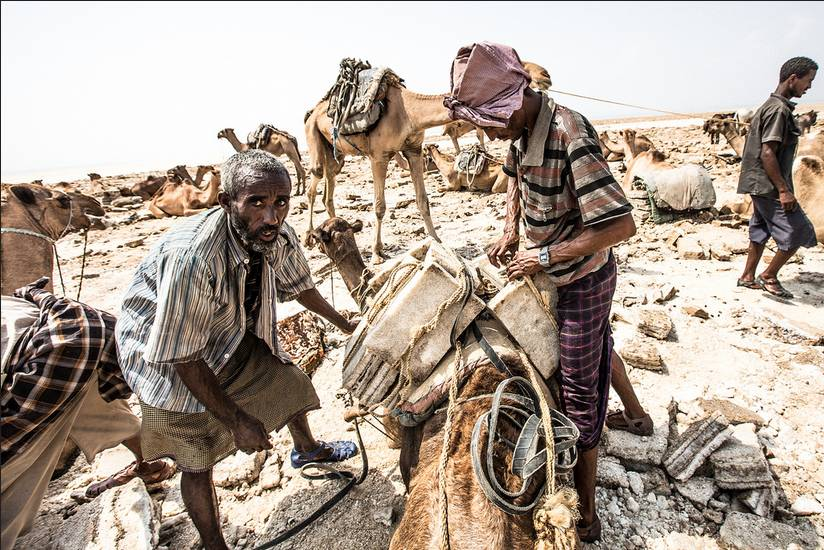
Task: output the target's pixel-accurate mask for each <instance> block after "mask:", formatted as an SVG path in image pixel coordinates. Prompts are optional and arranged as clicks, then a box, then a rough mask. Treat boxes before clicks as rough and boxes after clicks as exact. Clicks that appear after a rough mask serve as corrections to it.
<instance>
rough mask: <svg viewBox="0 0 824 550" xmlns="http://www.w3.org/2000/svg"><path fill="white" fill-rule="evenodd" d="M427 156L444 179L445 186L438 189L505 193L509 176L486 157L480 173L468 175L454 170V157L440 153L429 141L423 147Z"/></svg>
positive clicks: (499, 165) (495, 162)
mask: <svg viewBox="0 0 824 550" xmlns="http://www.w3.org/2000/svg"><path fill="white" fill-rule="evenodd" d="M424 150H425V151H426V155H427V157H429V158H431V159H432V160H433V161H434V162H435V165H436V166H437V167H438V172H440V173H441V176H443V178H444V180H446V187H442V188H439V189H438V191H460V190H461V188H465V189H469V190H470V191H484V192H489V191H492V192H493V193H506V186H507V183H508V182H509V176H507V175H506V174H505V173H504V171H503V165H502V164H501V163H500V162H498V161H494V160H491V159H490V158H489V157H487V161H486V162H485V163H484V169H483V170H482V171H481V173H480V174H477V175H474V176H470V175H467V174H466V173H465V172H458V171H457V170H455V157H453V156H452V155H449V154H447V153H441V151H440V149H438V146H437V145H436V144H434V143H430V144H428V145H426V146H425V147H424Z"/></svg>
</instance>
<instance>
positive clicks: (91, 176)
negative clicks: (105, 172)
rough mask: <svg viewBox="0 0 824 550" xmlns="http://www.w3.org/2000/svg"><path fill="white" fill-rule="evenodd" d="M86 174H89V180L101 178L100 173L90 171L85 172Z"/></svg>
mask: <svg viewBox="0 0 824 550" xmlns="http://www.w3.org/2000/svg"><path fill="white" fill-rule="evenodd" d="M86 175H87V176H89V180H91V181H97V180H99V179H101V178H102V176H101V175H100V174H97V173H95V172H92V173H91V174H86Z"/></svg>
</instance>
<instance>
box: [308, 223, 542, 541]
mask: <svg viewBox="0 0 824 550" xmlns="http://www.w3.org/2000/svg"><path fill="white" fill-rule="evenodd" d="M361 227H362V224H361V223H360V222H359V221H356V222H355V223H354V224H352V225H350V224H349V223H348V222H346V221H345V220H343V219H341V218H336V217H333V218H330V219H328V220H326V221H325V222H323V224H321V226H320V227H318V228H317V229H315V230H313V231H312V233H311V237H312V239H313V240H316V241H317V242H318V243H319V244H320V247H321V250H323V252H324V253H326V255H327V256H329V258H330V259H331V260H332V262H333V263H334V264H335V266H336V267H337V269H338V271H339V272H340V274H341V277H342V278H343V280H344V282H345V284H346V286H347V288H348V289H349V291H350V293H351V294H352V297H353V298H354V299H355V301H356V302H357V303H359V304H365V300H364V296H365V293H368V292H369V290H364V289H368V288H369V287H368V284H367V283H368V281H369V279H370V278H371V277H372V275H371V273H370V272H369V270H368V269H367V268H366V265H365V264H364V262H363V259H362V258H361V255H360V251H359V250H358V247H357V243H356V242H355V237H354V233H355V232H357V231H359V230H360V229H361ZM364 309H365V307H364V306H361V310H362V311H363V310H364ZM502 358H503V359H504V361H505V362H506V363H507V366H508V367H509V368H510V369H511V370H512V371H513V373H514V374H516V375H520V376H525V373H524V370H523V368H522V366H521V365H520V362H513V361H511V360H508V359H507V358H506V357H503V356H502ZM504 378H506V376H505V375H504V374H502V373H501V372H500V371H498V370H497V369H495V368H494V367H491V366H480V367H478V368H477V369H476V370H475V371H474V372H473V373H472V374H471V375H470V376H469V379H468V380H467V381H466V382H465V383H464V385H463V386H462V388H461V389H460V390H459V391H458V399H459V400H464V399H468V398H472V397H476V396H482V395H486V396H488V395H490V394H491V393H493V392H494V391H495V388H496V387H497V385H498V383H500V382H501V381H502V380H503V379H504ZM490 402H491V398H489V397H486V398H481V399H476V400H474V401H466V402H464V403H462V404H461V405H460V406H459V407H457V409H456V413H455V416H454V418H453V421H452V422H453V423H452V430H451V434H450V438H449V451H448V454H449V461H448V464H447V468H446V471H445V477H446V501H447V503H448V526H449V539H450V544H451V545H452V547H453V548H478V541H480V540H483V541H484V545H483V547H484V548H489V549H495V550H504V549H507V550H509V549H515V550H531V549H532V548H533V544H534V540H535V530H534V526H533V523H532V515H531V514H525V515H522V516H511V515H508V514H506V513H505V512H503V511H502V510H500V509H498V508H497V507H495V506H494V505H493V504H492V503H491V502H490V501H489V500H488V499H487V498H486V496H485V495H484V493H483V491H482V490H481V487H480V485H479V484H478V481H477V478H476V477H475V473H474V471H473V467H472V461H471V454H470V443H471V439H472V430H473V427H474V425H475V422H476V421H477V419H478V418H479V417H480V416H481V415H482V414H484V413H485V412H487V411H488V410H489V406H490ZM445 417H446V415H445V413H444V412H443V411H441V412H440V413H436V414H435V415H434V416H432V417H431V418H430V419H429V420H427V421H426V422H424V423H423V424H422V425H420V426H418V427H416V428H400V429H399V430H398V433H399V434H400V439H401V442H400V444H401V457H400V462H401V464H400V467H401V474H402V476H403V479H404V482H405V483H406V484H407V488H408V490H409V496H408V498H407V502H406V511H405V512H404V515H403V518H401V521H400V524H399V525H398V528H397V530H396V531H395V533H394V535H393V537H392V542H391V544H390V549H392V550H400V549H404V550H407V549H408V550H415V549H421V550H423V549H428V548H437V547H440V544H439V543H440V531H441V520H440V514H439V490H438V479H439V473H438V469H439V461H440V454H441V446H442V444H443V428H444V422H445ZM388 431H389V432H390V433H392V432H393V431H394V430H393V429H391V428H390V429H389V430H388ZM503 435H504V437H506V438H507V439H509V440H511V441H515V440H516V439H517V435H518V434H517V433H515V430H514V429H513V428H511V427H508V430H507V431H506V432H505V433H504V434H503ZM499 445H500V452H501V454H502V455H504V456H506V455H508V454H509V453H507V452H506V447H505V446H504V445H503V444H500V443H497V444H496V445H495V447H496V449H497V448H498V446H499ZM482 446H483V447H484V449H482V452H485V444H482ZM496 454H498V451H497V450H496ZM510 466H511V464H510V459H507V460H506V463H505V464H496V467H495V470H496V474H497V476H498V479H499V480H501V481H502V482H503V483H504V484H505V485H506V487H507V489H508V490H510V491H514V490H516V488H518V487H519V486H520V479H519V478H517V477H516V476H514V475H513V474H511V473H510ZM534 479H544V474H543V469H542V470H541V473H539V474H537V475H536V476H535V478H534ZM537 488H538V487H537V484H536V483H535V482H532V484H531V485H530V488H529V490H528V491H527V493H526V495H525V498H524V501H526V500H528V499H529V498H530V497H532V496H534V495H535V493H536V491H537Z"/></svg>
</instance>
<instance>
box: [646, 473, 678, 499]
mask: <svg viewBox="0 0 824 550" xmlns="http://www.w3.org/2000/svg"><path fill="white" fill-rule="evenodd" d="M640 475H641V480H642V481H643V482H644V492H647V493H650V492H651V493H653V494H656V495H669V494H671V493H672V490H670V486H669V481H668V480H667V474H665V473H664V470H662V469H661V468H650V469H649V470H647V471H646V472H641V473H640Z"/></svg>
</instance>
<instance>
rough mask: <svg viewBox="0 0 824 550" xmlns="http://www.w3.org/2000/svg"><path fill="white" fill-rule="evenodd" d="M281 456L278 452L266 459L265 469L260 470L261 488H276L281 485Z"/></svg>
mask: <svg viewBox="0 0 824 550" xmlns="http://www.w3.org/2000/svg"><path fill="white" fill-rule="evenodd" d="M280 481H281V475H280V456H279V455H278V454H277V453H272V455H271V456H270V457H269V458H268V459H266V463H265V464H264V465H263V469H262V470H261V471H260V483H259V485H260V488H261V489H274V488H275V487H279V486H280Z"/></svg>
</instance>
